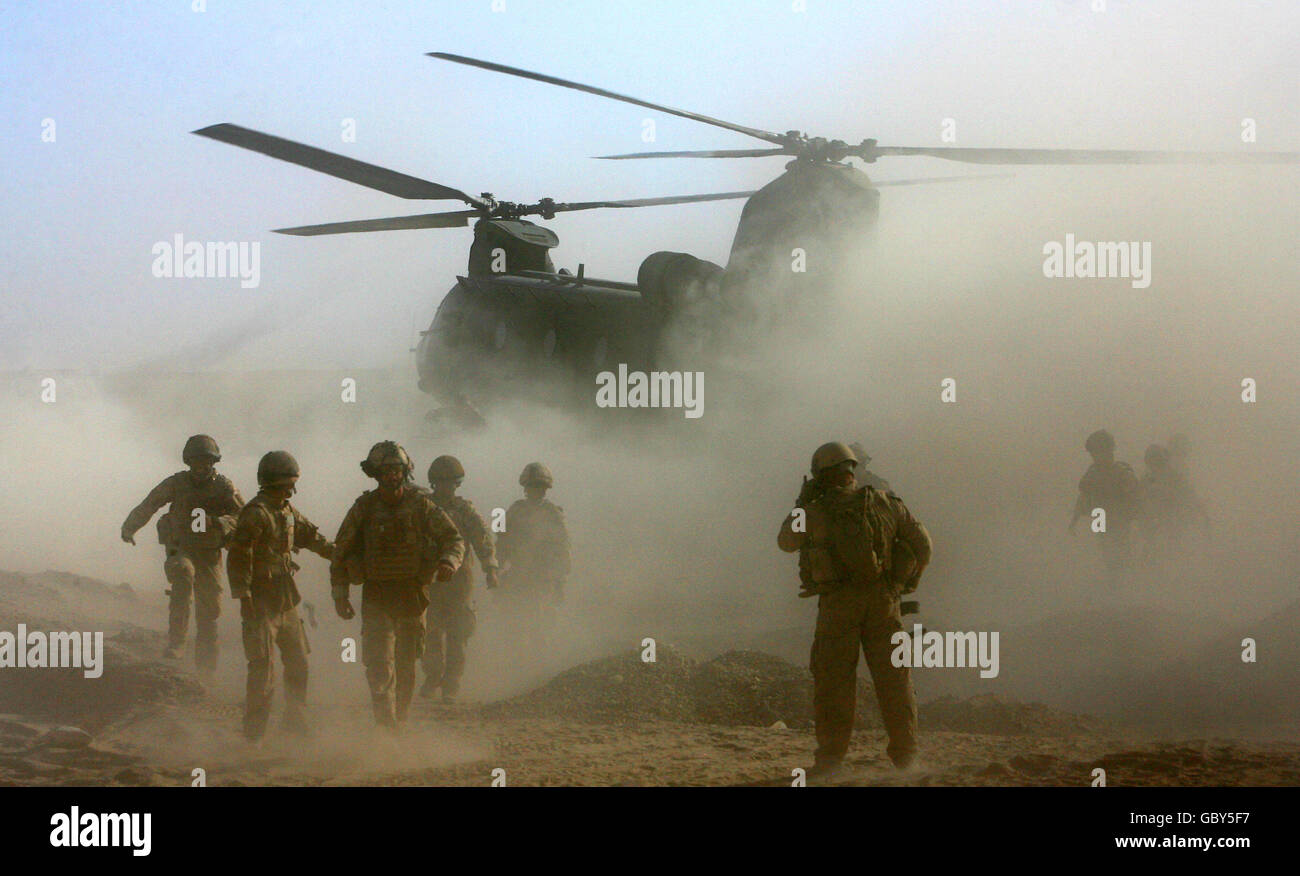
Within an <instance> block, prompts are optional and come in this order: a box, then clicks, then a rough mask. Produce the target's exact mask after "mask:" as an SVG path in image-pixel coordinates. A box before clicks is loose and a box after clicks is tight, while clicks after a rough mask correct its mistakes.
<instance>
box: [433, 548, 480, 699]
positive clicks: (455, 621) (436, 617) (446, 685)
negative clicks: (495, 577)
mask: <svg viewBox="0 0 1300 876" xmlns="http://www.w3.org/2000/svg"><path fill="white" fill-rule="evenodd" d="M473 585H474V582H473V580H472V579H471V578H470V577H469V576H468V575H464V576H462V575H460V574H457V575H456V576H454V577H453V578H452V579H451V580H450V581H446V582H440V581H435V582H434V583H432V584H430V585H429V608H428V611H427V613H426V615H425V619H426V621H427V624H428V632H427V633H426V634H425V639H424V659H423V664H424V678H425V681H426V683H428V684H429V685H430V686H431V687H432V686H437V687H441V688H442V692H443V693H444V694H446V695H449V696H454V695H455V694H456V693H457V692H459V690H460V678H461V676H462V675H463V674H464V673H465V645H466V643H467V642H468V641H469V638H470V636H472V635H474V628H475V624H476V621H475V617H474V609H473V606H472V605H471V604H470V593H471V592H472V588H473Z"/></svg>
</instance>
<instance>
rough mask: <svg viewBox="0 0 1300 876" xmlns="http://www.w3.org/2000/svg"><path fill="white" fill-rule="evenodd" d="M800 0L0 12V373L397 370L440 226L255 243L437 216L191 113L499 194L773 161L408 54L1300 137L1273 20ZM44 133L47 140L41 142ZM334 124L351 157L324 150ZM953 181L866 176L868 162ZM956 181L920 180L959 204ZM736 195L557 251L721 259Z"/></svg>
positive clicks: (214, 4)
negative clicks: (208, 273)
mask: <svg viewBox="0 0 1300 876" xmlns="http://www.w3.org/2000/svg"><path fill="white" fill-rule="evenodd" d="M200 5H202V4H200ZM494 5H495V6H500V7H504V8H503V9H502V11H493V7H494ZM799 5H800V4H794V3H791V2H788V0H772V2H747V3H741V2H708V3H698V2H653V3H649V2H647V3H624V2H619V3H614V2H565V3H558V2H530V0H504V3H497V4H493V3H492V2H490V0H472V2H470V0H457V2H405V3H403V2H391V3H365V4H361V3H346V2H310V3H307V2H296V3H287V2H286V3H259V2H228V0H208V2H207V3H206V9H205V10H204V11H201V12H196V11H194V10H193V8H192V4H191V3H190V2H182V0H176V2H165V3H164V2H151V3H105V4H96V5H92V4H84V3H61V2H42V3H39V4H12V5H11V6H10V8H9V9H8V10H7V11H6V27H5V28H4V31H3V33H0V77H2V80H3V82H4V83H5V87H4V89H3V90H2V91H0V109H2V110H3V112H2V113H0V116H2V117H3V119H4V120H5V124H4V125H3V127H2V129H0V138H2V139H0V143H2V144H3V146H2V147H0V148H3V150H4V153H5V159H6V160H5V169H6V172H5V173H4V174H3V175H2V176H0V213H2V214H3V222H4V227H5V229H6V233H5V235H4V240H3V242H2V243H0V264H2V265H3V267H2V268H0V270H3V288H4V290H5V293H6V295H5V298H6V302H5V305H6V306H5V307H3V308H2V309H0V368H5V369H10V368H25V367H30V368H35V369H56V368H117V367H126V366H131V365H138V364H160V365H166V366H169V367H183V368H199V369H202V368H210V367H222V368H225V367H262V366H281V367H295V368H298V367H313V366H317V365H319V366H322V367H349V366H352V367H360V366H368V365H375V364H384V363H387V362H389V361H391V360H393V359H394V357H400V356H401V355H404V352H405V351H406V349H407V348H408V347H409V346H411V343H412V342H413V340H414V338H415V332H416V331H417V330H418V329H421V328H424V327H426V326H427V323H428V320H429V319H430V318H431V316H432V314H433V311H434V308H435V307H436V305H437V303H438V301H439V300H440V298H441V297H442V295H443V294H444V293H445V291H446V290H447V288H449V287H450V285H451V283H452V278H453V275H454V273H456V272H459V271H463V269H464V261H465V255H466V252H467V249H468V245H469V242H470V239H471V231H470V230H469V229H456V230H442V231H407V232H389V233H384V234H371V235H352V236H340V237H333V238H316V239H303V238H291V237H284V236H280V235H274V234H271V233H269V229H272V228H277V227H284V226H288V225H297V224H309V223H318V222H328V221H338V220H346V219H355V218H366V217H372V216H391V215H402V214H406V213H420V212H428V211H433V210H440V209H454V208H456V207H457V205H456V204H455V203H454V202H419V201H403V200H401V199H398V198H392V197H389V196H386V195H384V194H381V193H378V192H371V191H368V190H365V189H362V188H360V187H357V186H353V185H351V184H349V183H346V182H342V181H339V180H334V179H331V178H329V177H325V176H322V175H319V174H315V173H313V172H311V171H307V170H304V169H300V168H295V167H293V166H290V165H287V164H284V163H282V162H277V161H275V160H273V159H270V158H266V157H264V156H259V155H256V154H253V153H250V152H247V151H245V150H240V149H236V148H233V147H230V146H226V145H224V144H220V143H215V142H212V141H208V140H205V139H202V138H199V137H195V136H192V135H191V134H190V133H189V132H190V131H192V130H194V129H196V128H200V127H203V126H206V125H210V124H213V123H216V122H234V123H237V124H241V125H245V126H248V127H252V128H257V129H260V130H264V131H267V132H270V133H274V134H279V135H281V136H284V137H288V138H290V139H294V140H298V141H301V142H304V143H308V144H312V145H316V146H319V147H322V148H325V149H329V150H333V151H338V152H341V153H343V154H346V155H350V156H354V157H357V158H359V159H362V160H365V161H369V162H372V163H376V164H380V165H384V166H387V167H391V168H393V169H396V170H400V171H404V172H408V173H412V174H415V175H417V176H422V177H425V178H428V179H433V180H436V181H439V182H444V183H446V184H448V185H452V186H455V187H458V188H463V189H465V190H466V191H469V192H472V193H477V192H480V191H492V192H494V193H495V194H497V195H498V196H500V197H504V198H508V199H512V200H521V201H523V200H535V199H537V198H539V197H542V196H554V197H556V198H557V199H561V200H585V199H592V198H605V197H638V196H651V195H664V194H678V193H682V194H685V193H694V192H707V191H726V190H732V189H737V188H747V187H757V186H759V185H761V184H762V183H764V182H766V181H767V180H769V179H771V178H772V177H774V176H775V175H777V174H778V173H779V172H780V170H781V161H780V160H779V159H755V160H748V161H745V160H732V161H644V162H599V161H593V160H591V159H590V158H589V157H588V156H591V155H598V154H605V153H610V152H622V151H636V150H640V149H645V148H679V147H686V148H692V147H693V148H706V147H722V146H754V145H758V144H757V142H756V141H750V140H748V139H747V138H745V137H743V136H741V135H738V134H731V133H729V132H727V131H723V130H719V129H714V128H710V127H707V126H704V125H700V124H697V123H693V122H689V121H686V120H680V119H674V118H672V117H666V116H661V115H652V114H650V113H648V112H647V111H644V110H642V109H640V108H637V107H633V106H628V105H623V104H618V103H614V102H610V101H603V100H601V99H599V98H596V97H592V96H589V95H583V94H579V93H576V92H569V91H565V90H562V89H557V88H553V87H549V86H546V85H542V84H538V83H531V82H525V81H522V80H516V79H513V78H510V77H505V76H501V75H499V74H493V73H489V72H486V71H481V70H475V69H471V68H465V67H460V66H457V65H453V64H450V63H447V62H443V61H438V60H435V59H431V58H427V57H424V53H425V52H429V51H450V52H455V53H461V54H467V55H471V56H478V57H483V58H486V59H490V60H496V61H501V62H505V63H509V64H512V65H516V66H522V67H525V68H530V69H535V70H539V71H542V72H546V73H551V74H554V75H558V76H563V77H567V78H572V79H576V80H578V81H584V82H591V83H594V84H598V85H601V86H604V87H606V88H609V89H612V90H615V91H622V92H625V93H632V94H635V95H638V96H642V97H644V98H646V99H649V100H657V101H661V102H664V103H667V104H669V105H675V106H680V107H684V108H687V109H693V110H697V111H699V112H703V113H708V114H712V115H716V116H719V117H722V118H726V119H729V120H734V121H736V122H739V123H742V124H749V125H754V126H758V127H763V128H768V129H772V130H777V131H784V130H787V129H790V128H798V129H802V130H805V131H808V132H809V133H813V134H821V135H825V136H831V137H841V138H843V139H846V140H850V141H857V140H859V139H861V138H863V137H867V136H874V137H877V138H879V139H880V141H881V142H882V143H898V144H904V145H907V144H915V145H929V144H936V145H937V144H938V143H939V136H940V130H941V122H942V119H944V118H949V117H950V118H953V119H955V120H956V122H957V134H958V139H957V145H987V146H999V145H1026V146H1079V147H1112V148H1122V147H1129V146H1132V147H1148V148H1156V147H1169V148H1207V149H1233V148H1241V143H1240V125H1241V119H1242V118H1244V117H1251V118H1255V119H1256V120H1257V123H1258V126H1259V140H1260V142H1259V145H1258V146H1257V147H1255V148H1261V149H1296V148H1300V120H1298V118H1297V109H1296V107H1297V101H1296V97H1297V91H1298V86H1300V68H1298V66H1297V64H1300V61H1298V60H1297V59H1300V6H1298V5H1296V4H1292V3H1271V4H1265V3H1236V2H1234V3H1222V2H1188V0H1171V2H1122V0H1107V2H1105V3H1104V4H1103V5H1104V6H1105V7H1106V8H1105V11H1101V12H1097V11H1093V9H1092V6H1093V5H1094V4H1093V3H1091V2H1086V0H1080V2H1041V0H1035V2H990V3H986V4H980V3H974V2H951V3H946V2H900V3H866V2H856V3H850V2H826V0H808V2H807V3H806V4H803V5H806V11H797V10H796V7H797V6H799ZM651 117H653V118H654V119H655V122H656V125H657V139H656V141H655V143H654V144H653V146H652V147H647V145H646V144H645V143H643V142H642V140H641V135H642V130H643V126H642V123H643V120H644V119H646V118H651ZM47 119H50V120H53V122H54V125H55V127H54V133H55V139H54V142H44V141H43V140H42V132H43V130H47V127H43V125H45V120H47ZM345 119H353V120H355V126H356V141H355V142H344V141H343V138H342V131H343V125H344V120H345ZM967 170H968V168H964V167H963V166H961V165H955V164H947V163H944V162H938V161H933V160H930V159H895V160H893V161H892V162H890V163H888V164H883V163H882V164H881V165H879V166H878V167H876V168H873V169H872V174H873V175H875V176H878V177H880V178H888V177H891V176H892V177H907V176H926V175H942V174H946V173H953V172H966V171H967ZM1061 172H1062V171H1056V170H1050V169H1044V170H1029V171H1021V172H1020V174H1021V175H1020V177H1019V178H1020V179H1024V180H1030V181H1032V180H1039V181H1041V180H1042V179H1043V178H1044V176H1046V175H1050V174H1055V173H1061ZM1107 172H1109V171H1105V170H1082V171H1080V170H1072V171H1070V173H1072V174H1076V175H1077V174H1080V173H1083V174H1087V173H1096V174H1105V173H1107ZM1278 172H1283V171H1278ZM1285 173H1294V172H1293V171H1289V170H1288V171H1285ZM1101 178H1104V177H1101ZM1015 184H1017V183H1013V185H1015ZM986 185H988V184H978V185H976V186H973V187H972V186H966V187H961V188H959V189H951V190H949V191H950V193H951V197H952V198H954V199H958V198H960V199H979V198H981V197H985V196H986V192H987V191H988V190H987V189H985V188H982V187H983V186H986ZM911 197H915V196H914V195H912V194H909V193H908V192H907V191H906V190H903V191H899V192H892V193H887V197H886V200H885V210H886V220H885V221H888V216H889V215H890V214H889V211H890V209H891V207H890V204H891V199H892V200H893V202H894V203H899V202H900V201H905V200H906V199H908V198H911ZM1064 208H1068V204H1065V205H1064V207H1063V209H1064ZM739 209H740V203H739V202H729V203H722V204H706V205H692V206H683V207H664V208H652V209H645V210H641V211H636V212H633V211H620V212H618V213H609V212H605V213H589V214H582V215H573V216H567V217H561V218H560V219H558V220H556V221H554V222H552V223H551V227H552V228H554V229H555V230H556V231H557V233H559V234H560V236H561V245H560V248H559V250H558V251H557V253H556V256H557V263H558V264H561V265H568V266H570V267H576V263H577V262H578V261H584V262H586V263H587V271H588V273H589V274H592V275H595V276H607V277H612V278H615V279H632V278H633V277H634V276H635V271H636V267H637V265H638V263H639V262H640V260H641V259H642V258H643V257H644V256H645V255H646V254H648V253H649V252H651V251H654V250H658V249H675V250H686V251H690V252H693V253H695V254H697V255H700V256H702V257H705V258H709V259H711V260H714V261H718V262H725V261H726V253H727V247H728V245H729V243H730V238H731V234H732V233H733V231H734V228H735V222H736V218H737V216H738V214H739ZM176 234H183V235H184V236H185V238H186V239H189V240H202V241H250V242H251V241H258V242H260V243H261V283H260V286H259V287H258V288H255V289H243V288H240V285H239V281H238V280H237V279H204V280H176V279H156V278H154V277H153V276H152V275H151V273H150V266H151V264H152V262H153V258H154V257H153V255H152V253H151V247H152V246H153V245H154V244H155V243H156V242H159V241H170V240H172V239H173V236H174V235H176Z"/></svg>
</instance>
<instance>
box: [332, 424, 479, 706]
mask: <svg viewBox="0 0 1300 876" xmlns="http://www.w3.org/2000/svg"><path fill="white" fill-rule="evenodd" d="M361 470H362V471H363V472H365V473H366V475H368V476H369V477H372V478H374V479H375V480H376V481H378V483H379V486H378V489H375V490H370V491H367V492H365V493H363V494H362V495H361V497H360V498H359V499H357V500H356V502H354V503H353V505H352V508H351V509H350V510H349V511H348V513H347V516H346V517H345V518H344V519H343V524H342V526H340V527H339V534H338V538H336V539H334V558H333V560H332V561H331V563H330V583H331V585H332V586H331V590H332V593H333V596H334V610H335V611H336V612H337V613H338V615H339V617H341V618H343V619H344V620H349V619H351V618H352V617H354V616H355V614H356V612H355V610H354V609H353V608H352V603H351V601H350V600H349V598H348V588H349V586H350V585H352V584H360V585H361V660H362V662H363V663H364V664H365V666H366V681H367V682H368V683H369V685H370V699H371V703H372V705H373V706H374V712H375V720H376V721H377V722H378V723H379V725H380V726H381V727H390V728H395V727H396V726H397V725H399V724H401V723H403V722H405V721H406V715H407V710H408V709H409V707H410V705H411V695H412V694H413V693H414V691H415V662H416V661H417V660H418V659H419V658H420V654H421V653H422V652H423V651H424V630H425V627H424V612H425V609H426V608H428V606H429V599H428V597H427V596H426V595H425V589H426V587H427V586H428V585H429V584H431V583H432V582H433V581H439V582H445V581H449V580H451V577H452V575H453V574H455V572H456V570H457V569H458V568H459V567H460V564H461V561H462V560H463V558H464V556H465V540H464V539H463V538H461V536H460V533H459V532H457V531H456V526H455V524H453V523H452V522H451V520H450V519H448V517H447V515H446V514H444V513H443V512H442V511H440V510H439V509H438V506H436V505H434V504H433V501H432V500H431V499H429V497H428V496H426V495H425V494H423V493H421V492H420V491H418V490H416V489H415V488H414V486H413V485H412V484H408V483H407V480H408V478H409V477H410V476H411V472H412V471H413V470H414V466H413V465H412V464H411V457H410V456H408V455H407V453H406V451H405V450H403V449H402V448H401V446H399V445H398V444H397V443H396V442H393V441H381V442H379V443H378V444H376V445H375V446H374V447H372V448H370V453H369V454H368V455H367V456H366V458H365V459H364V460H362V462H361Z"/></svg>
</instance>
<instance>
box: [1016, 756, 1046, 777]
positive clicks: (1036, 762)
mask: <svg viewBox="0 0 1300 876" xmlns="http://www.w3.org/2000/svg"><path fill="white" fill-rule="evenodd" d="M1054 763H1056V758H1055V757H1054V756H1052V755H1050V754H1017V755H1016V756H1015V757H1013V758H1011V766H1012V767H1014V768H1015V769H1017V770H1019V771H1020V772H1022V773H1024V774H1025V775H1027V776H1041V775H1045V774H1046V773H1047V772H1048V771H1049V770H1051V768H1052V764H1054Z"/></svg>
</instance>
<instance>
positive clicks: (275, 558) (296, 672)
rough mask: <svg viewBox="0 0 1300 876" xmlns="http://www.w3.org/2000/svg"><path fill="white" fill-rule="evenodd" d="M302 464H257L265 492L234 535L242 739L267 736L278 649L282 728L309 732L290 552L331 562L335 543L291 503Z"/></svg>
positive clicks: (243, 514) (275, 457)
mask: <svg viewBox="0 0 1300 876" xmlns="http://www.w3.org/2000/svg"><path fill="white" fill-rule="evenodd" d="M298 475H299V472H298V461H297V460H296V459H294V458H293V456H292V455H290V454H289V453H288V452H287V451H284V450H274V451H272V452H270V453H268V454H266V455H265V456H263V457H262V460H261V462H259V463H258V464H257V484H258V486H259V487H260V488H261V489H260V490H259V491H258V493H257V495H256V496H254V497H253V500H252V501H251V502H249V503H248V504H247V505H245V506H244V508H243V510H242V511H240V512H239V520H238V521H237V522H236V524H235V532H234V535H232V536H231V537H230V546H229V551H228V554H227V557H226V569H227V572H228V574H229V577H230V595H231V596H233V597H234V598H235V599H238V600H239V616H240V618H241V619H242V620H243V628H244V657H245V658H246V659H247V660H248V684H247V686H246V696H245V701H244V736H245V737H247V738H248V739H249V740H250V741H256V740H258V739H261V738H262V734H263V733H265V732H266V722H267V719H268V718H269V717H270V714H271V693H272V691H273V690H274V687H275V670H274V668H273V667H272V665H271V656H272V654H273V652H274V649H275V646H277V645H278V646H279V648H280V659H281V661H283V662H284V700H285V710H284V725H285V727H286V728H287V729H288V730H289V731H290V732H293V733H299V734H305V733H307V732H308V727H307V716H306V706H307V655H308V654H309V653H310V652H311V647H310V646H309V645H308V644H307V633H306V630H304V629H303V625H302V620H301V619H299V617H298V603H299V602H301V601H302V596H301V595H300V594H299V593H298V585H297V584H295V583H294V580H293V573H294V572H296V571H297V570H298V565H297V563H295V562H294V561H293V557H292V553H293V552H295V551H298V550H301V549H303V548H306V549H307V550H309V551H311V552H313V553H316V554H319V555H320V556H322V557H324V558H325V559H327V560H328V559H329V558H330V557H331V556H332V555H333V553H334V546H333V545H332V544H330V543H329V540H328V539H326V538H325V537H324V536H323V535H321V534H320V532H319V531H318V530H317V528H316V527H315V525H313V524H312V523H311V521H309V520H308V519H307V518H306V517H303V516H302V515H301V514H300V513H298V509H297V508H294V507H293V505H291V504H289V497H290V496H292V495H293V494H294V491H295V489H296V485H297V483H298Z"/></svg>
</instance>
